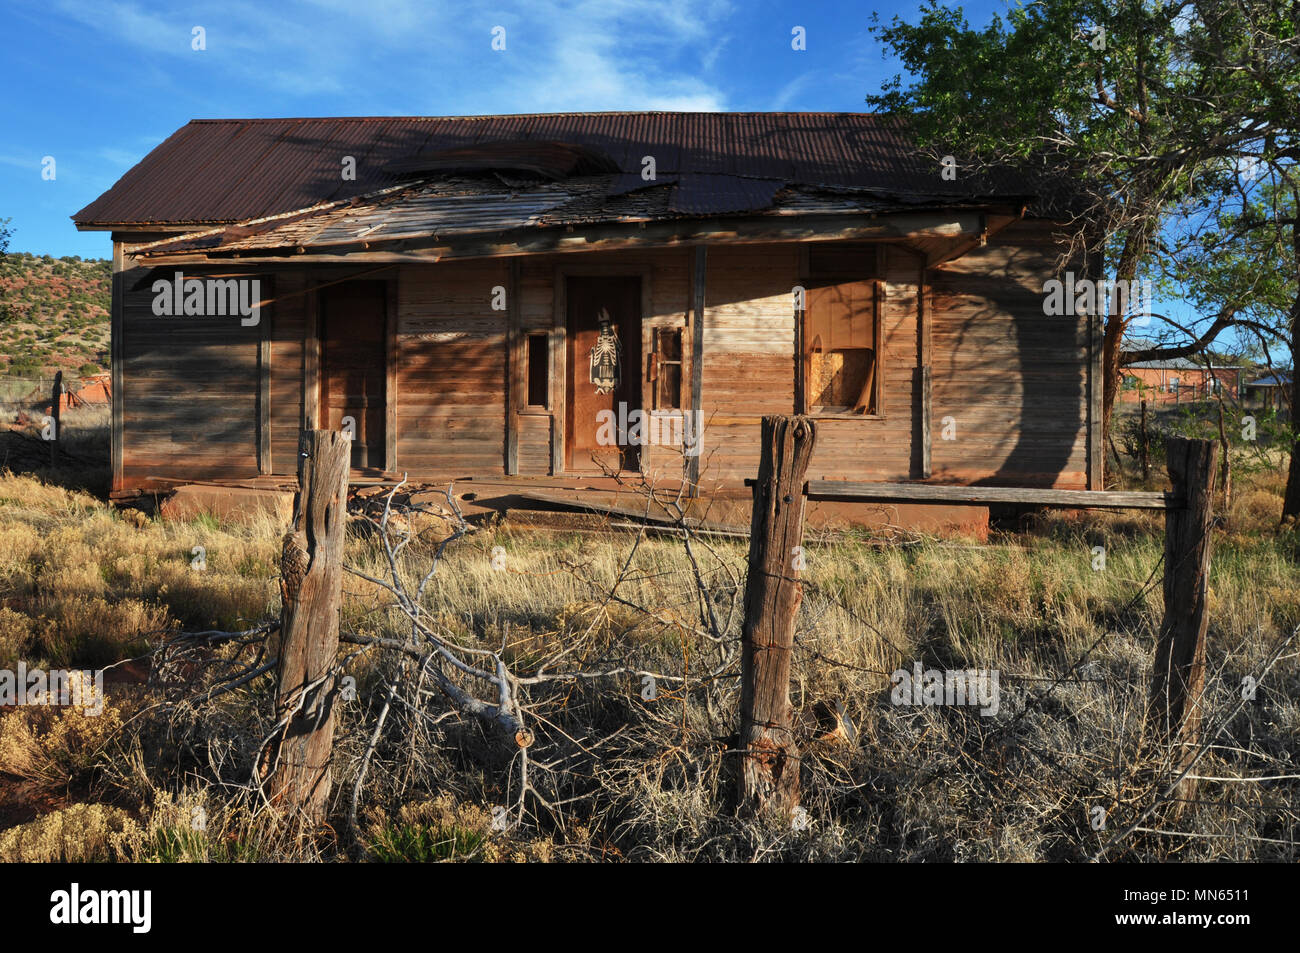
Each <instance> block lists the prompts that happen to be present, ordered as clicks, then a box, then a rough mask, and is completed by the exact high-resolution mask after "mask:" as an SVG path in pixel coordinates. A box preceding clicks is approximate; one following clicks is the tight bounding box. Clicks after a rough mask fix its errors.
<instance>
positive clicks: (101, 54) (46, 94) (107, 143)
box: [0, 0, 1005, 258]
mask: <svg viewBox="0 0 1300 953" xmlns="http://www.w3.org/2000/svg"><path fill="white" fill-rule="evenodd" d="M873 9H874V10H878V11H879V13H880V14H881V16H882V18H883V19H889V18H891V17H892V16H894V15H895V14H899V15H902V16H904V17H906V18H908V19H915V17H916V14H917V3H916V2H915V0H913V2H897V0H891V2H888V3H881V4H878V5H874V6H865V5H863V4H859V3H852V2H829V3H813V4H810V3H797V2H796V3H789V2H770V0H759V2H740V0H737V2H722V0H592V2H573V3H560V2H554V0H535V2H528V3H518V4H514V3H483V4H477V3H455V2H452V3H428V2H424V3H422V2H416V0H366V2H356V0H292V2H278V0H277V2H270V3H268V2H245V0H234V2H231V0H223V2H219V3H144V2H130V0H101V2H88V0H8V2H7V4H6V7H5V12H4V14H3V18H4V19H3V23H4V29H3V32H2V34H0V58H3V61H4V62H5V64H6V67H7V68H6V74H7V76H8V78H9V95H7V96H5V97H3V102H2V103H0V129H2V130H3V136H2V137H0V218H5V217H8V218H12V219H13V221H12V223H11V226H10V227H11V228H13V229H14V236H13V239H12V241H11V243H10V250H11V251H29V252H33V253H40V254H46V253H48V254H52V255H56V256H61V255H81V256H82V257H96V258H102V257H107V256H108V255H109V253H110V245H109V239H108V236H107V234H105V233H102V232H84V233H82V232H78V231H77V230H76V229H75V227H74V226H73V225H72V222H71V220H70V219H69V217H68V216H70V215H71V214H72V213H73V212H75V211H77V210H78V209H80V208H81V207H82V206H84V205H86V204H87V203H88V202H90V201H91V200H93V199H94V198H95V197H96V196H98V195H99V194H100V193H102V192H103V191H104V190H106V189H107V188H109V187H110V186H111V185H112V184H113V183H114V182H115V181H117V179H118V178H119V177H120V176H121V175H122V173H124V172H125V171H126V170H127V169H129V168H130V167H131V166H132V165H134V164H135V163H136V162H138V161H139V160H140V159H141V158H142V157H143V156H144V155H145V154H146V153H147V152H148V151H149V150H150V149H152V148H153V147H154V146H156V145H157V144H158V143H159V142H161V141H162V140H163V139H165V138H166V137H167V136H168V135H170V134H171V133H172V132H173V131H175V130H176V129H177V128H178V127H180V126H182V125H184V124H185V123H186V122H188V121H189V120H190V119H195V118H229V117H265V116H348V115H352V116H384V115H393V116H397V115H475V114H489V113H522V112H563V111H568V110H612V109H698V110H782V109H793V110H846V111H858V110H864V109H865V108H866V105H865V103H864V101H863V100H864V97H865V96H866V95H867V94H868V93H869V92H877V91H878V90H879V87H880V84H881V82H882V81H883V80H884V79H886V78H888V77H889V76H892V75H893V74H894V73H895V72H896V71H897V68H896V66H894V65H893V64H891V63H889V62H886V61H885V59H884V58H883V56H882V53H881V50H880V48H879V47H878V46H877V45H876V44H875V43H874V42H873V41H872V39H871V37H870V35H869V34H868V32H867V28H868V26H869V25H870V15H871V12H872V10H873ZM965 9H966V11H967V14H968V16H969V17H970V19H971V20H972V22H973V23H976V24H982V23H983V22H985V21H986V20H987V19H988V17H989V16H990V15H991V13H992V12H993V11H994V10H1003V9H1005V4H1004V3H1003V2H1001V0H981V2H978V3H973V4H967V5H965ZM196 26H201V27H202V28H203V30H204V33H205V41H206V49H205V50H202V51H195V50H194V49H192V39H193V29H194V27H196ZM496 26H503V27H505V30H506V34H505V39H506V49H505V51H504V52H496V51H494V50H493V49H492V46H491V43H492V29H493V27H496ZM795 26H803V27H804V28H805V29H806V30H807V49H806V50H804V51H795V50H792V49H791V43H790V40H791V30H792V28H793V27H795ZM46 156H52V157H53V158H54V160H55V166H54V170H55V178H54V180H53V181H49V180H45V179H43V178H42V176H41V169H42V160H43V158H44V157H46Z"/></svg>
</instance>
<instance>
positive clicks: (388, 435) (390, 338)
mask: <svg viewBox="0 0 1300 953" xmlns="http://www.w3.org/2000/svg"><path fill="white" fill-rule="evenodd" d="M397 281H398V279H397V278H395V277H394V278H389V279H388V281H386V282H385V283H384V289H385V290H384V316H385V319H384V320H385V323H384V331H385V348H384V349H385V352H386V353H387V360H386V361H385V373H384V471H385V472H387V473H396V472H397V402H398V400H399V399H400V398H399V395H398V393H397V357H398V354H397V321H398V301H397V293H398V288H397Z"/></svg>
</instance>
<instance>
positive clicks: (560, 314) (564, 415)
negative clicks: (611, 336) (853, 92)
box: [551, 262, 654, 476]
mask: <svg viewBox="0 0 1300 953" xmlns="http://www.w3.org/2000/svg"><path fill="white" fill-rule="evenodd" d="M653 270H654V269H653V268H652V267H651V266H650V265H648V264H646V263H644V262H637V263H629V264H626V265H619V264H583V265H578V264H574V265H569V264H559V265H556V266H555V277H554V286H553V290H554V305H553V307H554V311H553V315H552V318H553V320H552V331H551V408H552V411H551V473H552V474H553V475H556V476H558V475H560V474H562V473H570V472H572V473H577V472H579V471H571V470H569V468H568V466H567V462H566V460H565V456H566V448H565V446H564V432H565V430H566V429H567V428H568V424H569V407H568V395H567V392H568V386H569V367H568V343H569V342H568V335H569V302H568V288H567V287H566V286H567V284H568V280H569V279H570V278H640V279H641V315H640V322H641V365H642V366H640V367H638V368H637V376H638V379H639V380H640V383H641V408H642V411H644V410H645V408H646V406H647V404H646V397H647V393H646V379H645V366H644V365H645V360H646V355H647V354H648V353H649V349H648V342H647V337H646V332H647V329H648V328H649V327H651V326H652V323H651V321H650V318H651V317H652V316H653V312H652V310H651V307H650V302H651V300H652V296H651V294H650V276H651V273H652V272H653ZM647 449H649V448H648V447H642V448H641V454H640V458H639V459H640V466H641V469H642V471H644V470H645V467H646V452H645V451H646V450H647ZM582 472H585V471H582Z"/></svg>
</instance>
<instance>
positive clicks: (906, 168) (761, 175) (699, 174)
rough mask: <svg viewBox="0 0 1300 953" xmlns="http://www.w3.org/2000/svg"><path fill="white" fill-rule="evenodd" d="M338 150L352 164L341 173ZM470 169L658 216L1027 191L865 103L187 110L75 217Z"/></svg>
mask: <svg viewBox="0 0 1300 953" xmlns="http://www.w3.org/2000/svg"><path fill="white" fill-rule="evenodd" d="M346 157H351V158H352V159H353V160H354V166H355V178H344V173H343V170H344V168H345V158H346ZM647 160H649V161H647ZM648 169H653V172H654V177H653V179H647V178H646V173H647V170H648ZM472 173H483V174H486V175H493V176H495V177H496V178H497V179H498V180H499V181H498V182H497V185H498V186H505V187H510V188H516V187H519V186H521V185H528V184H531V183H532V182H533V180H534V179H535V180H536V181H548V182H556V183H560V184H564V185H566V186H567V184H568V183H571V182H574V181H575V180H590V179H591V178H592V177H593V176H598V175H604V176H605V178H604V179H603V180H602V185H603V188H604V189H605V193H604V194H605V195H607V196H611V197H616V196H622V195H628V196H629V197H630V196H635V195H640V194H642V193H646V192H649V193H654V194H655V195H656V196H657V198H656V199H655V203H654V204H658V205H661V206H662V209H663V214H664V216H665V217H672V216H673V215H718V214H727V213H734V212H742V211H751V210H759V209H765V208H769V207H772V206H773V205H774V204H775V203H776V202H777V201H778V196H779V195H780V194H782V192H783V190H786V189H788V188H790V187H802V188H810V189H821V190H832V191H833V190H837V189H843V190H848V191H856V190H865V191H869V192H872V193H874V194H877V195H883V196H894V197H897V198H899V199H900V200H904V201H905V200H907V197H908V196H911V197H912V199H911V200H912V201H916V200H917V199H920V198H921V197H926V198H928V199H931V200H948V201H954V202H955V201H960V200H962V199H971V198H972V197H975V196H985V197H988V196H1001V197H1009V196H1026V195H1032V194H1033V193H1034V192H1036V191H1037V190H1036V189H1034V188H1032V187H1031V186H1030V184H1029V183H1028V182H1027V181H1026V180H1025V179H1024V177H1023V176H1020V175H1017V174H1013V173H1011V172H1009V171H1004V172H1001V173H996V174H994V175H993V176H992V177H990V178H986V179H984V180H983V181H981V182H979V183H975V182H973V181H970V180H962V179H960V178H959V180H958V181H954V182H947V181H944V180H943V179H942V178H941V177H940V175H939V170H938V168H936V167H935V166H934V164H933V163H931V162H930V161H929V160H926V159H923V158H920V157H918V156H917V155H916V153H915V150H914V149H913V147H912V145H911V144H910V142H909V140H908V138H907V136H906V133H905V131H904V129H903V127H902V125H901V123H900V122H899V121H897V120H895V119H892V118H890V117H886V116H878V115H872V114H865V113H666V112H643V113H560V114H552V115H524V116H479V117H462V118H440V117H433V118H431V117H410V118H340V119H229V120H194V121H192V122H190V123H188V124H187V125H185V126H183V127H182V128H180V129H179V130H177V131H176V132H175V133H173V134H172V135H171V136H170V137H168V139H167V140H166V141H165V142H163V143H162V144H161V145H159V146H158V147H157V148H155V149H154V150H153V151H152V152H150V153H149V155H147V156H146V157H145V158H144V159H143V160H142V161H141V162H140V163H139V164H138V165H136V166H134V167H133V168H132V169H130V170H129V171H128V172H127V173H126V174H125V175H124V176H122V178H121V179H120V180H119V181H118V182H117V183H116V184H115V185H114V186H113V187H112V188H111V189H109V190H108V191H107V192H105V193H104V194H103V195H102V196H100V197H99V198H98V199H96V200H95V201H94V202H92V203H90V204H89V205H87V206H86V207H85V208H83V209H82V210H81V211H79V212H77V213H76V214H75V215H74V216H73V219H74V221H76V223H77V224H78V226H80V227H82V228H133V227H148V226H154V227H184V228H194V227H201V226H208V225H217V224H232V223H239V222H252V221H258V220H263V219H266V218H267V217H270V216H279V215H284V214H287V213H291V212H295V211H297V210H304V209H311V208H319V207H321V206H323V205H328V204H329V203H335V202H340V201H346V200H349V199H353V198H357V197H361V196H371V195H374V194H375V193H378V192H382V191H383V190H386V189H392V188H395V187H399V186H402V185H409V184H410V183H411V182H412V179H413V178H415V179H421V178H426V179H427V178H428V177H429V176H431V175H436V176H440V177H442V178H447V177H454V176H457V175H465V174H472ZM518 177H522V182H521V181H520V180H519V178H518ZM530 177H531V178H530ZM573 197H574V198H577V197H578V196H577V195H576V194H575V195H574V196H573ZM588 198H589V197H588ZM425 200H432V197H431V196H425V199H422V200H420V201H425ZM502 201H503V202H504V201H505V200H502ZM534 201H540V197H539V198H537V199H529V200H528V202H525V203H524V205H526V206H528V207H529V208H533V206H532V205H530V204H529V203H531V202H534ZM428 207H429V206H427V205H426V206H424V208H426V209H427V208H428ZM453 207H455V203H454V202H450V203H449V205H448V208H453ZM518 211H519V208H518V207H514V208H513V210H512V211H511V212H510V213H509V214H514V212H518ZM540 211H542V209H540V207H537V208H534V209H533V212H531V213H529V214H536V213H538V212H540ZM421 214H422V213H421ZM449 214H450V212H449ZM503 214H506V213H504V212H503Z"/></svg>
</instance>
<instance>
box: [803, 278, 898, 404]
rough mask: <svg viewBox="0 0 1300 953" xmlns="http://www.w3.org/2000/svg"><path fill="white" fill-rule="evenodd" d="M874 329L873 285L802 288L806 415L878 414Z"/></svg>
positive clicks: (855, 283) (876, 304) (875, 303)
mask: <svg viewBox="0 0 1300 953" xmlns="http://www.w3.org/2000/svg"><path fill="white" fill-rule="evenodd" d="M809 284H810V285H812V284H813V283H812V282H809ZM879 324H880V322H879V295H878V294H877V288H876V282H875V281H846V282H840V283H834V284H831V283H818V284H817V285H816V286H812V287H809V288H807V290H806V292H805V302H804V311H803V328H802V332H803V333H802V340H803V381H804V410H805V412H806V413H814V414H863V415H870V414H876V413H878V410H877V408H878V406H879V377H880V368H879V358H878V355H879V349H878V342H877V336H878V334H879Z"/></svg>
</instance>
